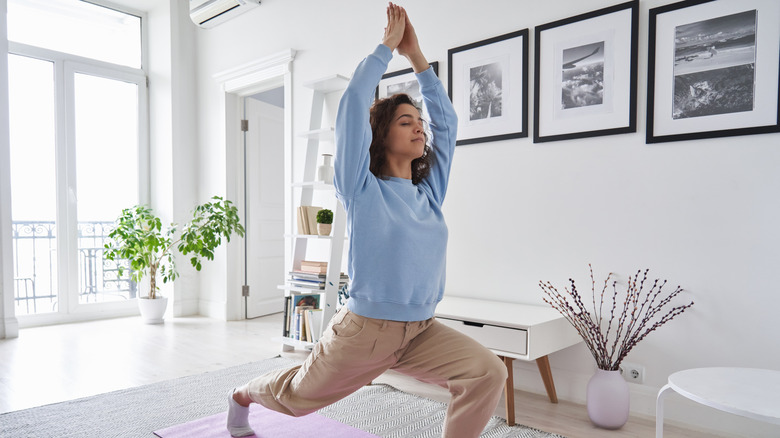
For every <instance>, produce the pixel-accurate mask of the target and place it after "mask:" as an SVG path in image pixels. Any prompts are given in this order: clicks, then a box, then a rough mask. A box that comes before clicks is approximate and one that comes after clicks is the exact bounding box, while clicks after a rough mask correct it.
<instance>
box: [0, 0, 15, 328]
mask: <svg viewBox="0 0 780 438" xmlns="http://www.w3.org/2000/svg"><path fill="white" fill-rule="evenodd" d="M7 6H8V5H7V3H6V1H5V0H2V1H0V262H1V263H0V339H3V338H15V337H16V336H18V334H19V323H18V322H17V320H16V317H15V316H14V283H13V270H12V266H13V265H12V264H11V263H10V260H11V258H12V257H13V251H12V247H11V233H12V226H11V210H10V208H6V207H10V205H11V144H10V138H9V133H8V131H9V125H8V124H9V120H8V117H9V115H8V26H7V21H6V11H7Z"/></svg>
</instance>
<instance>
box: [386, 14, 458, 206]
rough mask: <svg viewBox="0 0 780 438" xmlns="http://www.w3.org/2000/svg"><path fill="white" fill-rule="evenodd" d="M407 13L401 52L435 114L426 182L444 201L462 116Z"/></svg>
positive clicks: (432, 113)
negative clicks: (433, 158) (459, 120)
mask: <svg viewBox="0 0 780 438" xmlns="http://www.w3.org/2000/svg"><path fill="white" fill-rule="evenodd" d="M404 15H405V18H406V23H405V26H404V37H403V39H402V40H401V42H400V43H399V45H398V53H400V54H401V55H403V56H405V57H406V59H408V60H409V63H410V64H412V69H414V72H415V73H416V74H417V81H418V82H419V83H420V92H421V93H422V95H423V101H424V102H425V107H426V109H427V110H428V114H429V115H430V117H431V120H430V126H431V130H432V131H433V145H434V154H435V160H434V165H433V167H432V168H431V173H430V174H429V175H428V176H427V177H426V178H425V180H423V184H427V185H428V186H429V187H430V188H431V192H432V193H433V195H434V197H435V198H436V201H437V202H438V203H439V204H441V203H442V202H443V201H444V195H445V194H446V193H447V184H448V182H449V177H450V169H451V166H452V156H453V154H454V151H455V140H456V137H457V127H458V118H457V115H456V114H455V108H453V106H452V102H450V99H449V96H447V92H446V90H445V89H444V86H443V85H442V84H441V81H440V80H439V78H438V77H437V76H436V74H434V72H433V70H432V69H430V65H429V64H428V60H427V59H426V58H425V56H424V55H423V53H422V49H420V43H419V41H418V39H417V33H416V32H415V30H414V26H412V23H411V21H410V20H409V16H408V15H406V14H404Z"/></svg>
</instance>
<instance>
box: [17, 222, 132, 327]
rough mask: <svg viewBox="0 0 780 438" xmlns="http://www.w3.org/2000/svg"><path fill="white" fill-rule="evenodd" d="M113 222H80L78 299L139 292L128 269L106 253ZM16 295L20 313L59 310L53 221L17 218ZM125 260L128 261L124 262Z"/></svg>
mask: <svg viewBox="0 0 780 438" xmlns="http://www.w3.org/2000/svg"><path fill="white" fill-rule="evenodd" d="M112 227H113V222H79V224H78V266H79V290H78V294H79V303H93V302H104V301H117V300H127V299H131V298H135V297H136V284H135V283H134V282H132V281H131V280H130V272H129V269H126V270H125V273H124V275H123V276H122V277H120V276H119V271H118V266H117V264H116V263H115V262H113V261H111V260H106V259H105V258H104V257H103V245H104V244H105V242H106V238H107V235H108V233H110V232H111V230H112ZM13 253H14V293H15V295H14V300H15V303H16V314H17V315H24V314H27V315H30V314H36V313H46V312H55V311H57V306H58V299H59V294H58V287H57V286H58V280H57V272H58V267H57V228H56V225H55V223H54V222H53V221H14V222H13ZM125 266H127V265H125Z"/></svg>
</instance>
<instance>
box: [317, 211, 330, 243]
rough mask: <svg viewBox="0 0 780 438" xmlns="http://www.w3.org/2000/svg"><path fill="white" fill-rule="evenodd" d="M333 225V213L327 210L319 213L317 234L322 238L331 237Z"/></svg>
mask: <svg viewBox="0 0 780 438" xmlns="http://www.w3.org/2000/svg"><path fill="white" fill-rule="evenodd" d="M332 224H333V212H332V211H330V210H328V209H327V208H323V209H322V210H320V211H318V212H317V234H319V235H320V236H328V235H330V229H331V227H332Z"/></svg>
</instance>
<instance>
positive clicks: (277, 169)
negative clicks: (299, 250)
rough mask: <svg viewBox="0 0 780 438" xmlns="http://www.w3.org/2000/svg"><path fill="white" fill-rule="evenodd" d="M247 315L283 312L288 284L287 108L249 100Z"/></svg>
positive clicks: (246, 108) (246, 100) (247, 144)
mask: <svg viewBox="0 0 780 438" xmlns="http://www.w3.org/2000/svg"><path fill="white" fill-rule="evenodd" d="M245 103H246V106H245V112H246V115H245V118H246V120H248V121H249V130H248V132H247V136H246V148H247V150H246V161H247V163H246V169H247V172H246V173H247V174H246V196H247V218H246V225H247V227H246V229H247V236H246V241H247V251H246V261H247V265H246V269H247V284H248V285H249V297H248V298H247V317H248V318H256V317H258V316H263V315H268V314H271V313H277V312H281V311H282V310H283V307H284V306H283V299H282V296H283V293H282V291H280V290H279V289H277V286H278V285H280V284H284V109H283V108H281V107H279V106H275V105H272V104H269V103H266V102H263V101H260V100H257V99H255V98H253V97H247V98H246V99H245Z"/></svg>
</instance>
